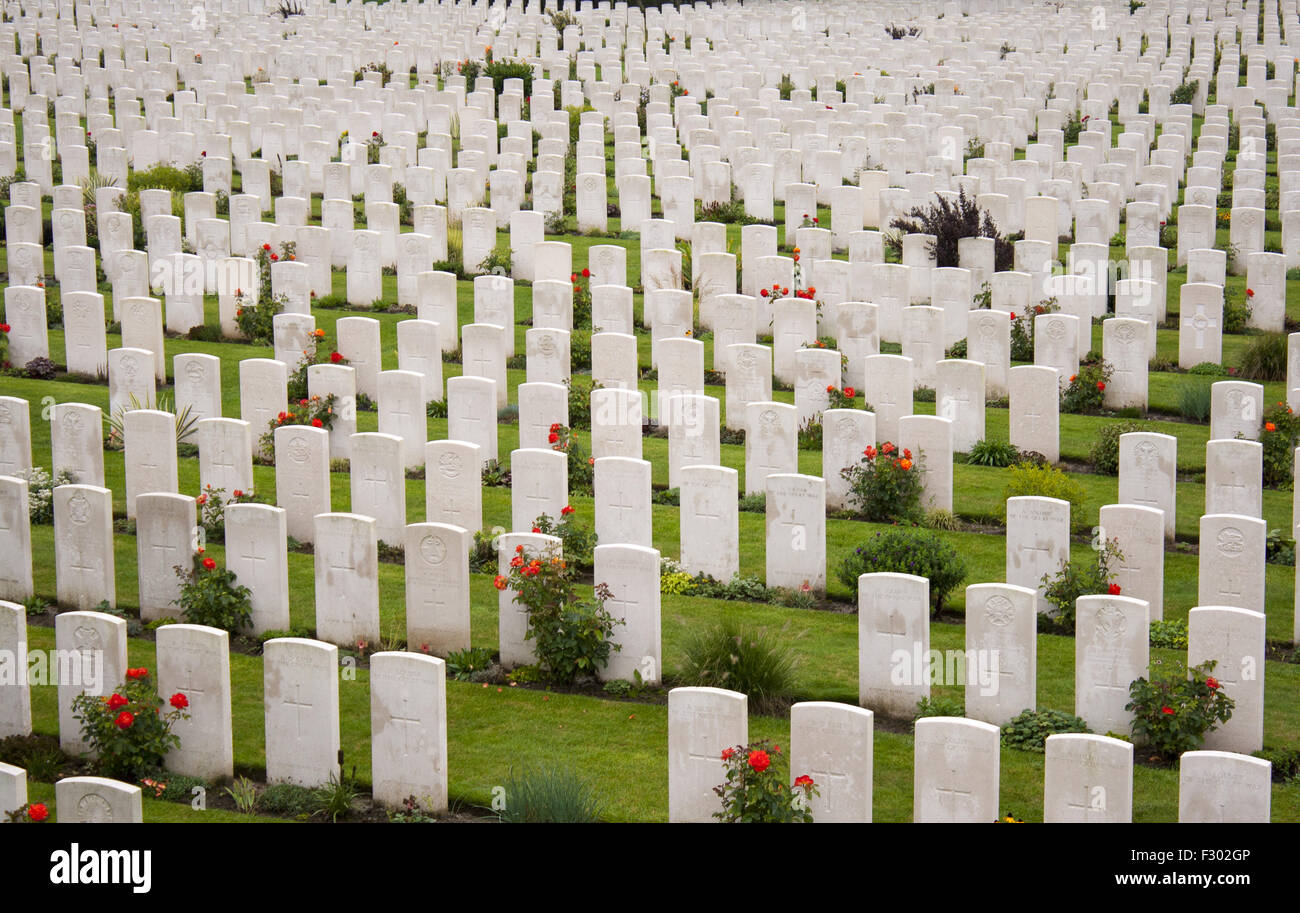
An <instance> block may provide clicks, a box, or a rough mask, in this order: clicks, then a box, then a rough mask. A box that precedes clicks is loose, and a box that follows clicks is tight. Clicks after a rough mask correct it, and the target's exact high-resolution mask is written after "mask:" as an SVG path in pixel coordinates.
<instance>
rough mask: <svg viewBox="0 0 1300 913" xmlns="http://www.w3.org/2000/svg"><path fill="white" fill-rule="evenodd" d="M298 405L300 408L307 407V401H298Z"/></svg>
mask: <svg viewBox="0 0 1300 913" xmlns="http://www.w3.org/2000/svg"><path fill="white" fill-rule="evenodd" d="M298 405H300V406H305V405H307V400H305V399H300V400H298Z"/></svg>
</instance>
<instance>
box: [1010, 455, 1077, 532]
mask: <svg viewBox="0 0 1300 913" xmlns="http://www.w3.org/2000/svg"><path fill="white" fill-rule="evenodd" d="M1025 495H1036V496H1038V497H1041V498H1059V499H1060V500H1062V501H1069V502H1070V524H1071V525H1072V526H1074V527H1082V526H1083V525H1084V524H1083V519H1084V517H1083V501H1084V497H1085V494H1084V490H1083V486H1082V485H1080V484H1079V483H1078V482H1077V481H1075V480H1074V479H1073V478H1071V477H1070V476H1069V475H1068V474H1067V473H1065V472H1064V471H1062V470H1060V469H1057V468H1056V467H1055V466H1045V465H1039V464H1037V463H1030V462H1023V463H1019V464H1017V465H1016V466H1015V467H1014V468H1013V469H1012V470H1011V481H1010V482H1008V483H1007V487H1006V490H1005V491H1004V492H1003V497H1004V499H1005V498H1017V497H1021V496H1025ZM1005 510H1006V507H1005V501H1004V505H1003V511H1004V514H1005Z"/></svg>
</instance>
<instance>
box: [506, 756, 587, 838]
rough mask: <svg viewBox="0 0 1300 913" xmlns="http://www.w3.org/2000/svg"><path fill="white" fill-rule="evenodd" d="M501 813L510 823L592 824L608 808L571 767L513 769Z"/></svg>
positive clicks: (508, 780)
mask: <svg viewBox="0 0 1300 913" xmlns="http://www.w3.org/2000/svg"><path fill="white" fill-rule="evenodd" d="M503 799H504V804H503V807H502V808H501V809H500V810H499V812H498V814H499V817H500V819H501V820H502V821H504V822H506V823H509V824H590V823H594V822H597V821H599V820H600V818H601V815H602V814H603V813H604V808H603V806H602V804H601V802H600V800H599V799H598V798H597V796H596V792H595V789H594V788H593V787H592V785H591V783H590V782H588V781H587V780H585V779H583V778H582V777H579V776H578V775H577V774H576V773H574V772H573V771H572V770H570V769H569V768H568V767H543V768H540V769H525V770H524V771H523V772H521V773H515V771H514V770H513V769H512V770H511V771H510V776H509V778H508V779H507V780H506V783H505V788H504V796H503Z"/></svg>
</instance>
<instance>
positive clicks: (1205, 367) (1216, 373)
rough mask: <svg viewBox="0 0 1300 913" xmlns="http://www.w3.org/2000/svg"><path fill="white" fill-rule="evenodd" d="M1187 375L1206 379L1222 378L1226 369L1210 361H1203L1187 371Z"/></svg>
mask: <svg viewBox="0 0 1300 913" xmlns="http://www.w3.org/2000/svg"><path fill="white" fill-rule="evenodd" d="M1187 373H1188V374H1200V375H1204V376H1206V377H1224V376H1226V375H1227V373H1228V369H1227V368H1225V367H1224V366H1223V365H1220V364H1216V363H1215V362H1212V361H1203V362H1200V363H1199V364H1195V365H1192V366H1191V367H1190V368H1188V369H1187Z"/></svg>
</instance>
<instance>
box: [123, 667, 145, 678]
mask: <svg viewBox="0 0 1300 913" xmlns="http://www.w3.org/2000/svg"><path fill="white" fill-rule="evenodd" d="M148 674H149V670H148V669H146V668H145V667H144V666H141V667H140V668H139V669H127V670H126V677H127V678H134V679H141V678H144V677H145V676H146V675H148Z"/></svg>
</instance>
